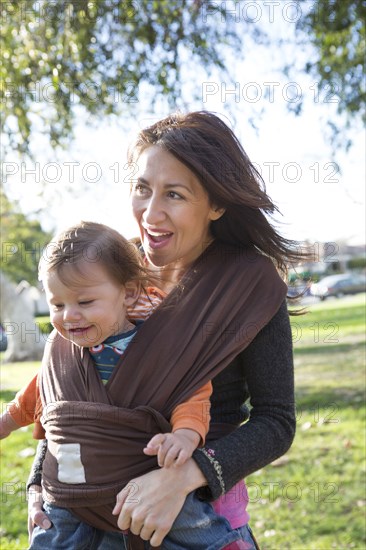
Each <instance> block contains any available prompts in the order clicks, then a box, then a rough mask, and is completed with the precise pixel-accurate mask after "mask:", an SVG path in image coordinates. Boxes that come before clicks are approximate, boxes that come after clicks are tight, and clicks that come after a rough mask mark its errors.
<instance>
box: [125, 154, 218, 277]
mask: <svg viewBox="0 0 366 550" xmlns="http://www.w3.org/2000/svg"><path fill="white" fill-rule="evenodd" d="M137 165H138V172H137V174H135V177H137V181H136V182H135V183H134V185H133V188H132V193H131V198H132V210H133V214H134V217H135V219H136V221H137V223H138V225H139V228H140V235H141V241H142V244H143V247H144V251H145V254H146V257H147V259H148V260H149V262H150V263H151V264H153V265H154V266H157V267H162V266H167V265H171V266H176V267H180V268H187V267H188V266H189V265H190V264H191V263H192V262H193V261H194V260H195V259H196V258H198V256H200V254H201V253H202V252H203V250H204V249H205V248H206V247H207V245H208V244H209V243H210V241H211V240H212V237H211V235H210V223H211V221H213V220H217V219H218V218H219V217H220V216H221V215H222V214H223V210H220V209H215V207H214V206H213V205H212V204H211V203H210V200H209V197H208V195H207V193H206V191H205V190H204V188H203V187H202V185H201V184H200V182H199V180H198V178H197V177H196V176H195V175H194V174H193V172H191V171H190V170H189V168H187V167H186V166H185V165H184V164H182V163H181V162H179V161H178V160H177V159H176V158H175V157H174V156H173V155H172V154H170V153H169V152H167V151H166V150H164V149H162V148H160V147H158V146H156V145H154V146H150V147H148V148H147V149H145V150H144V151H143V152H142V153H141V155H140V156H139V158H138V159H137Z"/></svg>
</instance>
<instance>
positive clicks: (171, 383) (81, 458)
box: [40, 242, 286, 540]
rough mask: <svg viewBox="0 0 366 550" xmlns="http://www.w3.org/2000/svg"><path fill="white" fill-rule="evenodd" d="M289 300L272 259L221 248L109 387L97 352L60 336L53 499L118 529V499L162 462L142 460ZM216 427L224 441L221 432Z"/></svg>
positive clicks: (48, 397) (55, 343)
mask: <svg viewBox="0 0 366 550" xmlns="http://www.w3.org/2000/svg"><path fill="white" fill-rule="evenodd" d="M285 295H286V285H285V284H284V282H283V281H282V280H281V278H280V276H279V275H278V273H277V271H276V269H275V266H274V265H273V263H272V261H271V260H270V259H268V258H266V257H264V256H263V255H260V254H258V253H256V252H254V251H250V250H247V249H239V248H237V247H233V246H229V245H225V244H220V243H218V242H214V243H212V244H211V245H210V246H209V247H208V248H207V249H206V250H205V251H204V252H203V254H202V255H201V256H200V257H199V258H198V260H196V262H195V263H194V264H193V266H192V267H191V268H190V269H189V270H188V272H187V273H186V274H185V276H184V277H183V279H182V280H181V283H180V284H179V285H178V286H177V287H176V288H175V289H174V290H173V291H172V292H171V293H170V294H169V295H168V297H167V298H166V299H165V300H164V302H163V304H162V305H161V306H160V307H159V308H158V309H157V310H156V311H155V312H154V313H153V314H152V316H151V317H150V318H149V319H148V320H147V321H146V322H145V323H144V324H143V325H142V326H141V328H140V329H139V330H138V332H137V334H136V336H135V337H134V339H133V340H132V341H131V343H130V344H129V346H128V348H127V350H126V352H125V354H124V355H123V357H122V358H121V360H120V362H119V363H118V365H117V366H116V367H115V369H114V371H113V374H112V376H111V378H110V380H109V381H108V383H107V384H106V385H105V386H104V385H103V383H102V381H101V379H100V376H99V374H98V372H97V370H96V368H95V366H94V363H93V361H92V359H91V357H90V354H89V351H88V350H87V349H86V348H79V347H78V346H76V345H74V344H72V343H71V342H69V341H67V340H65V339H63V338H62V337H60V336H59V335H58V334H57V333H55V332H54V333H53V335H52V337H51V339H50V341H49V342H48V344H47V347H46V352H45V357H44V361H43V364H42V371H41V384H40V386H41V396H42V401H43V407H44V412H43V420H42V423H43V425H44V428H45V430H46V437H47V440H48V451H47V454H46V458H45V461H44V465H43V493H44V498H45V499H46V500H47V501H49V502H51V503H54V504H56V505H58V506H63V507H67V508H70V509H72V511H73V512H74V513H75V514H76V515H77V516H78V517H79V518H80V519H82V520H83V521H86V522H87V523H89V524H91V525H93V526H95V527H98V528H100V529H103V530H106V531H117V530H119V529H118V527H117V517H115V516H113V515H112V509H113V507H114V505H115V501H116V496H117V494H118V492H119V491H120V490H121V489H122V488H123V487H124V486H125V485H126V484H127V483H128V482H129V481H130V480H131V479H133V478H134V477H137V476H140V475H142V474H144V473H147V472H149V471H151V470H152V469H155V468H157V461H156V457H149V456H146V455H144V453H143V448H144V447H145V446H146V443H147V442H148V441H149V439H150V438H151V437H152V436H153V435H154V434H156V433H160V432H168V431H170V429H171V428H170V424H169V422H168V419H169V418H170V416H171V413H172V411H173V409H174V408H175V407H176V406H177V405H178V404H180V403H181V402H183V401H185V400H186V399H187V398H189V397H190V396H191V395H192V394H193V393H194V391H195V390H197V389H198V388H199V387H201V386H202V385H203V384H205V383H206V382H207V381H209V380H211V379H212V378H213V377H215V376H216V375H217V374H218V373H219V372H220V371H221V370H222V369H224V368H225V367H226V366H227V365H228V364H229V363H230V362H231V361H232V360H233V359H234V358H235V357H236V356H237V355H238V353H239V352H240V351H242V350H243V349H244V348H245V347H246V346H247V345H248V344H249V343H250V342H251V341H252V340H253V338H254V337H255V336H256V334H257V333H258V332H259V331H260V330H261V329H262V328H263V327H264V326H265V325H266V324H267V323H268V321H269V320H270V319H271V318H272V317H273V315H274V314H275V313H276V311H277V310H278V309H279V307H280V305H281V303H282V301H283V299H284V297H285ZM205 412H206V413H207V411H203V414H205ZM211 429H212V430H213V431H215V436H218V435H220V426H214V425H212V426H211ZM211 429H210V431H211ZM222 430H223V431H222V432H221V433H225V428H224V427H223V428H222ZM130 498H138V490H137V488H136V494H134V493H133V492H132V494H131V497H130ZM140 540H141V539H140Z"/></svg>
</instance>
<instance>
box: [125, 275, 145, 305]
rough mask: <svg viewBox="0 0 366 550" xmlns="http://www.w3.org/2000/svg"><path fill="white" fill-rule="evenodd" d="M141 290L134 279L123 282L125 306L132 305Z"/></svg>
mask: <svg viewBox="0 0 366 550" xmlns="http://www.w3.org/2000/svg"><path fill="white" fill-rule="evenodd" d="M140 292H141V285H140V284H139V283H136V282H134V281H130V282H128V283H126V284H125V302H126V305H127V306H132V305H133V304H134V303H135V302H136V300H137V298H138V297H139V295H140Z"/></svg>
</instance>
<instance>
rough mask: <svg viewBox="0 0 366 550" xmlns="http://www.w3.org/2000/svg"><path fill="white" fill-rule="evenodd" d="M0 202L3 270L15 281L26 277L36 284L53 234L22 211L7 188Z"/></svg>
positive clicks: (0, 195) (0, 193)
mask: <svg viewBox="0 0 366 550" xmlns="http://www.w3.org/2000/svg"><path fill="white" fill-rule="evenodd" d="M0 201H1V209H0V210H1V218H2V220H1V238H2V243H1V265H2V271H3V273H4V274H6V275H7V277H8V278H9V279H10V280H11V281H13V282H14V283H19V282H20V281H22V280H23V279H25V280H27V281H28V282H29V283H30V284H31V285H36V284H37V273H38V262H39V260H40V257H41V254H42V250H43V248H44V246H45V245H46V244H47V243H48V242H49V241H50V239H51V235H50V233H47V232H45V231H44V230H43V229H42V227H41V225H40V223H39V222H38V221H36V220H30V219H28V218H27V217H26V216H25V215H24V214H22V213H21V211H20V210H19V208H18V206H17V204H16V203H12V202H10V201H9V199H8V198H7V196H6V195H5V193H4V191H3V190H0Z"/></svg>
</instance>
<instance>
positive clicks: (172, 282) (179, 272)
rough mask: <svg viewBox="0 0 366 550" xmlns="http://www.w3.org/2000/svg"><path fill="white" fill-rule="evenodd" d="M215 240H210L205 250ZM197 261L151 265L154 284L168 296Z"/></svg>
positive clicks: (178, 261)
mask: <svg viewBox="0 0 366 550" xmlns="http://www.w3.org/2000/svg"><path fill="white" fill-rule="evenodd" d="M213 240H214V239H210V241H209V242H208V243H207V246H206V247H205V250H206V248H207V247H208V246H209V245H210V244H211V243H212V242H213ZM196 260H197V258H195V259H194V260H192V261H190V262H189V263H187V262H185V261H184V260H183V258H182V259H181V260H177V261H175V262H174V263H172V264H169V265H165V266H154V265H152V264H150V265H149V267H150V269H151V271H152V272H153V273H154V274H155V277H154V281H152V282H153V284H154V285H155V286H157V287H158V288H159V289H160V290H162V291H163V292H165V293H166V294H169V292H171V291H172V290H173V288H175V287H176V286H177V285H178V284H179V282H180V281H181V279H182V277H183V276H184V275H185V273H186V272H187V271H188V270H189V269H190V267H191V266H192V265H193V263H194V262H195V261H196Z"/></svg>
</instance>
